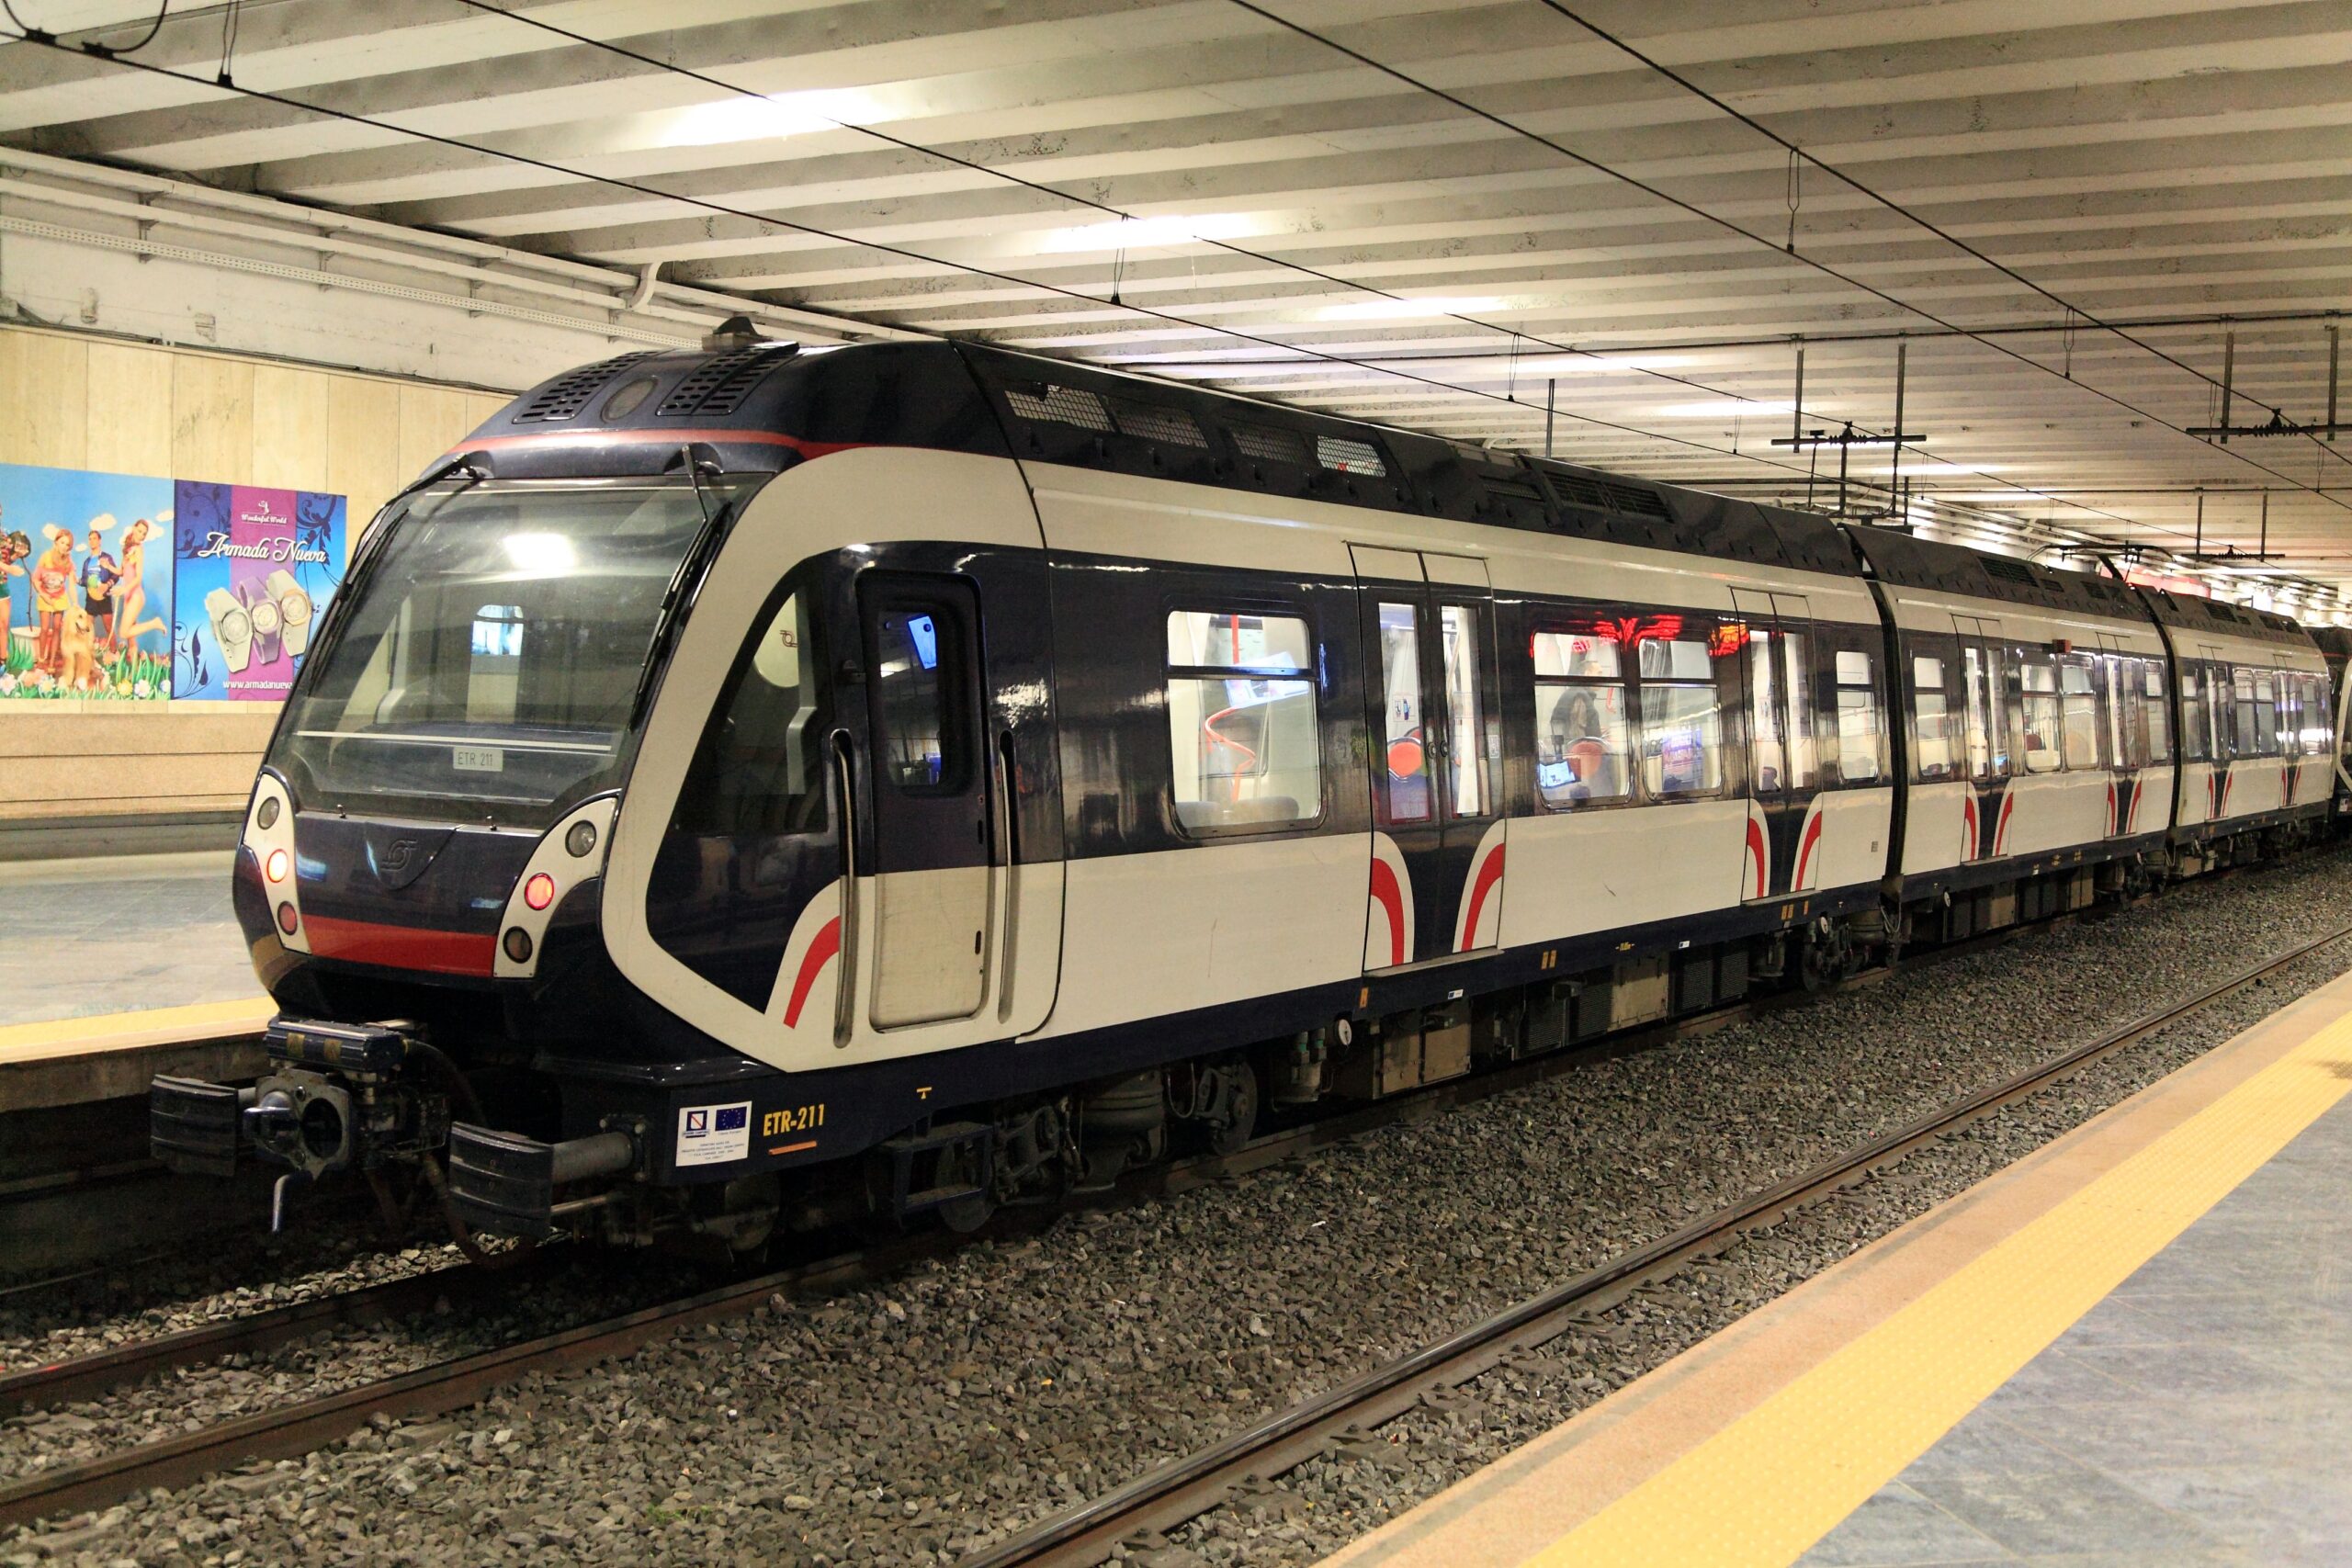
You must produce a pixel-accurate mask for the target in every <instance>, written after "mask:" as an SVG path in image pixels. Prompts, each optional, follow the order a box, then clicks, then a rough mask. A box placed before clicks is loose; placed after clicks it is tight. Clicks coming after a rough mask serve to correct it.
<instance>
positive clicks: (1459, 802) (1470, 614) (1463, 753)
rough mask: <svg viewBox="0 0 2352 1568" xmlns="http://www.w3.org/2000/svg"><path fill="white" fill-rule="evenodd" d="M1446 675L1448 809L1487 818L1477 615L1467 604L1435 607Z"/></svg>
mask: <svg viewBox="0 0 2352 1568" xmlns="http://www.w3.org/2000/svg"><path fill="white" fill-rule="evenodd" d="M1438 627H1439V632H1440V636H1441V641H1440V644H1439V648H1440V651H1441V652H1442V655H1443V664H1444V670H1445V716H1446V741H1445V771H1446V779H1447V791H1448V793H1447V804H1448V807H1449V809H1451V810H1452V812H1453V815H1454V816H1456V817H1483V816H1485V815H1486V814H1487V748H1486V744H1485V740H1484V735H1485V730H1484V728H1482V726H1481V723H1480V718H1481V715H1480V712H1479V706H1478V664H1479V660H1478V650H1479V648H1480V646H1481V641H1482V639H1481V636H1480V628H1479V619H1478V612H1477V611H1476V609H1475V608H1473V607H1472V606H1470V605H1468V604H1441V605H1440V606H1438Z"/></svg>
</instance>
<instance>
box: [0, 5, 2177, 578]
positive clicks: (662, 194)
mask: <svg viewBox="0 0 2352 1568" xmlns="http://www.w3.org/2000/svg"><path fill="white" fill-rule="evenodd" d="M460 3H463V4H469V5H472V4H474V0H460ZM1236 3H1237V4H1245V3H1246V0H1236ZM477 8H484V9H490V10H493V11H494V10H496V9H497V7H495V6H489V7H477ZM1247 8H1249V9H1251V10H1256V9H1257V8H1256V7H1255V6H1248V7H1247ZM232 36H233V35H232ZM19 37H20V39H22V40H23V41H27V42H30V43H34V44H36V45H40V46H41V47H45V48H48V49H51V50H55V51H59V52H62V53H69V54H76V55H81V54H84V53H85V51H82V50H80V49H78V48H77V47H76V46H74V45H72V44H69V43H66V42H64V41H62V40H61V39H56V38H54V37H53V36H51V35H47V34H41V33H37V32H34V31H31V30H20V33H19ZM226 52H227V51H226V50H225V49H224V61H223V69H222V72H221V74H220V76H219V77H218V78H215V79H208V78H206V77H204V76H202V75H199V74H198V73H192V72H187V71H182V70H177V69H175V68H173V67H170V66H165V65H160V64H156V63H154V62H149V61H143V60H138V59H132V58H116V57H108V60H109V63H112V64H114V65H116V66H117V67H119V68H120V69H125V70H130V71H136V72H141V73H146V74H150V75H155V76H160V77H165V78H169V79H171V80H174V81H177V82H181V83H184V84H187V85H195V86H199V87H205V88H209V89H213V90H216V91H221V92H227V93H232V94H235V95H237V96H243V97H246V98H251V99H254V100H255V101H259V102H266V103H271V104H275V105H277V106H278V107H284V108H289V109H293V110H296V111H298V112H301V113H306V114H311V115H315V116H318V117H320V118H326V119H333V120H336V121H339V122H342V123H345V124H352V125H360V126H366V127H368V128H369V129H370V130H376V131H379V132H381V133H383V134H386V135H390V136H396V137H402V138H407V139H409V140H412V141H423V142H426V143H429V144H432V145H435V146H441V147H446V148H449V149H451V150H454V151H458V152H468V153H471V154H473V155H475V156H478V157H482V158H488V159H494V160H501V161H504V162H508V163H513V164H519V165H522V166H525V167H530V168H536V169H538V170H540V171H542V172H544V173H548V174H553V175H560V176H562V177H564V178H567V179H572V180H578V181H582V182H586V183H590V184H594V185H599V186H605V187H607V188H611V189H617V190H627V191H630V192H633V193H635V194H637V195H639V196H643V197H650V198H652V199H656V200H662V201H669V202H675V203H678V204H680V205H683V206H688V207H693V208H696V209H701V210H704V211H707V212H710V213H713V214H716V215H718V216H723V217H729V218H733V219H737V220H741V221H744V222H748V223H752V224H755V225H758V226H760V227H762V228H763V229H767V230H773V231H788V232H793V233H797V234H802V235H806V236H809V237H810V238H812V239H819V240H823V241H827V242H830V243H836V244H842V245H847V246H854V247H859V248H864V249H868V250H872V251H875V252H876V253H878V254H886V255H893V256H897V257H899V258H900V259H902V260H907V261H912V262H917V263H920V264H922V265H926V266H932V267H938V268H944V269H947V270H950V271H958V272H963V273H965V274H967V275H968V276H975V277H981V278H987V279H989V280H991V281H994V282H998V283H1003V284H1007V285H1011V286H1013V287H1016V288H1028V289H1035V290H1036V291H1038V292H1040V293H1045V294H1050V295H1054V296H1057V297H1060V298H1063V299H1070V300H1073V301H1077V302H1080V303H1084V304H1088V305H1093V306H1102V305H1104V304H1106V303H1109V301H1106V300H1105V299H1103V297H1102V296H1101V295H1098V294H1092V293H1088V292H1086V291H1083V290H1080V289H1075V288H1067V287H1064V286H1061V285H1057V284H1054V283H1050V282H1046V281H1044V280H1040V279H1034V278H1026V277H1022V276H1017V275H1014V274H1011V273H1006V272H1001V271H998V270H995V269H993V268H989V267H984V266H980V265H976V264H973V263H969V262H960V261H956V260H952V259H949V258H946V257H942V256H936V255H932V254H926V253H924V252H922V251H918V250H915V249H913V248H911V247H909V246H904V245H899V244H894V243H889V242H888V241H883V240H876V239H865V238H859V237H856V236H854V235H848V234H842V233H839V232H836V231H831V230H826V229H822V228H819V227H817V226H815V225H813V224H808V223H802V222H798V221H796V220H791V219H787V218H781V217H776V216H774V215H771V214H766V213H760V212H755V211H752V210H750V209H744V208H740V207H735V206H732V205H730V204H728V203H725V202H721V201H715V200H713V199H711V198H709V197H699V196H692V195H688V194H684V193H682V192H675V191H667V190H663V189H662V188H660V187H659V186H652V185H649V184H647V183H646V182H644V181H642V180H638V179H630V178H627V177H624V176H620V175H605V174H596V173H593V172H591V171H588V170H583V169H580V168H575V167H572V166H571V165H568V164H560V163H558V162H556V161H554V160H552V159H548V158H541V157H537V156H535V155H533V154H530V153H526V152H515V151H512V150H508V149H503V148H498V147H492V146H487V145H484V144H481V143H479V142H473V141H467V140H465V139H464V138H462V137H456V136H449V135H446V134H442V133H439V132H435V131H430V130H421V129H418V128H415V127H413V126H407V125H401V124H396V123H393V122H391V121H389V120H384V119H379V118H374V117H372V116H368V115H365V114H360V113H357V112H356V111H353V110H348V109H341V108H337V107H333V106H331V105H325V104H319V103H313V102H311V101H309V100H307V99H303V98H299V97H296V96H292V95H290V94H285V93H278V92H273V91H269V90H266V89H263V88H257V87H252V86H247V85H242V84H239V83H237V82H235V81H233V80H232V79H230V77H229V76H228V73H227V70H226ZM909 145H910V147H913V144H909ZM914 150H917V151H921V149H920V148H914ZM1113 210H1115V209H1113ZM1273 265H1288V264H1282V263H1274V264H1273ZM1308 270H1311V269H1308ZM1335 281H1338V280H1335ZM1115 308H1116V309H1118V310H1123V311H1125V312H1128V313H1130V314H1133V315H1136V316H1140V317H1143V318H1145V319H1147V320H1152V321H1161V322H1164V323H1167V324H1169V325H1171V326H1178V327H1182V328H1185V329H1186V330H1188V331H1192V332H1196V333H1210V334H1215V335H1218V336H1223V337H1227V338H1229V339H1232V340H1234V341H1236V342H1239V343H1248V344H1257V345H1259V346H1261V347H1264V348H1269V349H1274V350H1278V351H1281V352H1283V353H1286V354H1293V355H1305V356H1307V357H1308V358H1310V359H1312V360H1315V361H1317V362H1319V363H1322V364H1327V365H1330V366H1335V367H1349V368H1351V369H1355V370H1358V371H1364V372H1369V373H1372V374H1374V375H1378V376H1383V377H1388V378H1395V379H1397V380H1400V381H1405V382H1409V383H1413V384H1417V385H1420V386H1425V387H1429V388H1431V389H1437V390H1439V391H1442V392H1449V393H1453V394H1454V395H1456V396H1459V397H1467V398H1473V399H1477V400H1485V401H1487V402H1493V403H1498V404H1503V405H1506V406H1510V407H1512V408H1513V409H1514V410H1515V411H1520V412H1525V406H1524V405H1521V404H1518V403H1516V402H1515V401H1514V400H1512V399H1511V398H1510V397H1509V396H1508V395H1506V394H1503V393H1498V392H1491V391H1487V390H1484V389H1479V388H1476V387H1465V386H1462V385H1460V384H1458V383H1455V382H1451V381H1445V380H1441V379H1438V378H1433V377H1429V376H1422V375H1419V374H1417V373H1414V372H1411V371H1408V370H1403V369H1398V368H1397V367H1394V366H1390V365H1386V364H1383V363H1380V362H1379V358H1378V356H1370V357H1360V356H1355V355H1343V354H1334V353H1330V352H1328V351H1324V350H1318V349H1316V348H1314V347H1312V346H1310V345H1306V344H1295V343H1289V342H1285V341H1283V340H1281V339H1277V338H1271V337H1266V336H1263V335H1261V334H1259V333H1249V332H1244V331H1241V330H1240V329H1238V328H1235V327H1229V326H1220V325H1217V324H1215V323H1213V322H1206V321H1197V320H1194V319H1193V318H1190V317H1186V316H1182V315H1180V314H1177V313H1175V312H1173V311H1169V310H1159V309H1156V308H1154V307H1151V306H1148V305H1141V304H1137V303H1136V302H1135V301H1133V300H1131V299H1128V300H1122V301H1120V302H1119V303H1118V304H1117V306H1116V307H1115ZM1476 324H1478V325H1481V326H1484V325H1485V323H1476ZM1504 330H1508V329H1504ZM1601 357H1606V356H1601ZM1698 385H1703V384H1698ZM1709 390H1712V389H1709ZM1558 412H1559V414H1560V416H1561V417H1565V418H1567V419H1570V420H1573V421H1576V422H1577V423H1580V424H1584V425H1588V426H1591V427H1594V428H1596V429H1603V430H1611V431H1615V432H1617V433H1619V434H1625V435H1630V436H1634V437H1635V438H1638V439H1640V440H1645V441H1651V442H1657V443H1660V444H1664V445H1667V446H1674V447H1678V448H1683V449H1687V450H1690V451H1693V452H1703V453H1706V454H1709V455H1711V456H1714V457H1734V458H1736V459H1738V460H1739V461H1742V462H1746V463H1752V464H1756V465H1758V466H1760V467H1764V468H1776V469H1780V470H1782V471H1784V472H1786V473H1787V474H1789V475H1790V476H1791V477H1792V479H1793V478H1794V477H1796V476H1797V475H1799V474H1801V473H1802V470H1801V469H1799V468H1797V467H1796V466H1795V465H1794V464H1792V463H1782V462H1780V461H1779V460H1778V459H1775V458H1771V457H1765V456H1761V455H1759V454H1758V453H1757V452H1755V451H1753V450H1749V451H1735V450H1733V449H1731V448H1727V447H1724V446H1717V445H1715V444H1713V443H1712V442H1706V441H1701V440H1697V439H1693V438H1691V437H1689V436H1682V435H1676V434H1668V433H1666V432H1662V431H1654V430H1647V429H1644V428H1642V427H1640V426H1638V425H1634V424H1630V423H1624V422H1622V421H1618V420H1611V419H1606V418H1602V417H1600V416H1599V415H1595V414H1589V413H1582V412H1577V411H1575V410H1571V409H1562V410H1560V411H1558ZM1914 450H1915V451H1917V452H1918V453H1919V454H1920V455H1921V456H1922V457H1927V458H1928V459H1929V460H1931V461H1942V459H1939V458H1937V457H1936V456H1935V454H1934V453H1932V452H1929V451H1928V450H1927V449H1926V448H1924V447H1918V446H1915V447H1914ZM1951 467H1953V468H1959V469H1960V470H1961V471H1962V472H1967V473H1973V474H1976V475H1978V476H1980V477H1983V478H1985V479H1988V480H1992V479H1995V476H1993V475H1991V474H1988V473H1985V471H1984V470H1982V469H1975V468H1967V467H1965V466H1964V465H1959V464H1953V465H1951ZM1995 482H1998V483H2000V484H2002V485H2003V486H2004V488H2006V489H2009V490H2012V491H2018V492H2020V493H2023V494H2028V495H2032V496H2035V497H2036V498H2038V499H2044V500H2049V501H2053V502H2059V503H2060V504H2064V505H2066V506H2068V507H2069V508H2070V509H2072V510H2074V511H2077V512H2080V513H2085V514H2086V515H2089V516H2093V517H2097V518H2100V519H2103V520H2105V521H2109V522H2114V523H2118V524H2125V525H2128V524H2130V523H2131V521H2132V520H2131V519H2129V518H2126V517H2123V516H2122V515H2120V513H2112V512H2109V511H2106V510H2105V509H2103V508H2099V507H2096V506H2091V505H2088V504H2086V503H2084V502H2075V501H2069V500H2061V498H2058V497H2055V496H2050V495H2045V494H2044V493H2043V492H2042V491H2037V490H2035V489H2034V488H2033V487H2031V486H2029V485H2024V484H2019V483H2018V482H2017V481H2014V480H1996V481H1995ZM1938 504H1939V505H1942V506H1944V507H1946V508H1948V509H1949V510H1950V511H1951V512H1952V513H1955V514H1957V515H1961V516H1974V517H1976V518H1978V519H1980V520H1982V521H1985V522H1988V523H1992V524H1996V525H2000V526H2007V527H2011V528H2016V527H2018V526H2020V524H2019V522H2018V519H2016V518H2015V517H2013V516H2007V515H2004V514H2002V513H1994V512H1990V511H1988V510H1987V509H1985V508H1981V507H1975V506H1969V505H1964V504H1962V503H1958V502H1950V501H1940V500H1939V502H1938ZM2041 527H2042V528H2043V530H2044V531H2045V532H2049V531H2052V525H2050V524H2049V523H2047V522H2046V521H2045V522H2044V523H2043V524H2042V525H2041ZM2066 531H2072V530H2066ZM2164 531H2165V532H2167V533H2174V534H2177V533H2178V532H2179V531H2178V530H2175V529H2165V530H2164ZM2085 542H2086V543H2097V542H2098V536H2087V535H2086V536H2085Z"/></svg>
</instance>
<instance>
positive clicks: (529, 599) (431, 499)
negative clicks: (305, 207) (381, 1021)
mask: <svg viewBox="0 0 2352 1568" xmlns="http://www.w3.org/2000/svg"><path fill="white" fill-rule="evenodd" d="M756 482H757V481H756V480H745V479H733V480H730V479H705V480H704V482H703V487H702V489H703V496H702V500H701V501H697V499H696V497H695V490H694V487H693V485H691V484H690V483H688V482H687V481H686V480H684V479H662V480H653V479H628V480H610V479H599V480H569V481H562V482H548V483H522V482H506V483H499V482H496V481H490V482H484V483H480V484H475V485H470V486H467V485H439V486H434V487H430V488H428V489H426V490H424V491H418V492H417V493H416V494H415V495H413V496H411V497H409V498H407V499H406V500H405V501H404V502H401V503H400V504H399V505H398V506H397V507H396V508H395V509H394V510H393V511H392V512H390V513H388V514H387V515H386V516H385V517H384V519H383V520H382V521H381V522H380V523H379V524H378V525H377V526H378V527H379V528H388V529H390V530H391V533H390V536H389V537H387V538H386V539H385V540H384V541H383V545H382V547H381V549H380V550H379V552H378V553H377V555H376V556H375V558H373V560H372V561H370V562H369V564H368V567H367V570H366V571H365V574H364V576H363V578H362V580H361V581H360V582H359V583H358V584H357V592H356V593H355V594H351V595H349V599H350V603H349V604H346V605H338V608H339V609H341V610H342V611H343V615H341V616H340V617H338V618H339V620H340V621H341V624H340V625H339V626H336V627H335V628H334V632H333V636H332V640H331V641H330V642H329V644H328V646H326V647H324V648H322V649H317V650H315V651H314V652H313V653H312V654H311V661H312V667H311V668H308V669H305V670H304V671H302V676H301V679H300V682H298V683H297V685H296V688H295V692H294V695H293V698H292V702H291V704H290V708H289V711H288V715H287V719H286V723H285V725H284V726H283V728H281V729H280V730H279V732H278V738H277V745H276V746H275V748H274V749H273V750H272V753H271V759H270V760H271V761H273V762H274V763H276V764H277V767H278V768H279V770H280V771H281V772H283V773H285V774H286V777H287V781H288V784H290V785H291V786H292V787H293V791H294V796H295V798H296V799H297V800H299V801H300V802H301V803H302V804H303V806H304V807H307V808H309V809H313V810H317V809H331V810H348V811H355V812H367V813H369V814H382V815H398V816H410V817H424V818H441V819H445V820H446V819H451V818H456V819H461V820H466V821H475V822H481V821H488V822H492V823H496V824H500V825H513V826H518V827H545V826H547V825H548V824H549V823H550V822H552V821H554V819H555V818H557V817H558V816H559V815H560V813H561V812H562V811H563V810H565V809H568V808H569V807H570V805H571V802H573V801H575V800H578V799H580V798H581V797H582V796H584V795H590V794H593V793H594V792H595V791H596V790H599V789H603V788H606V787H609V786H610V785H611V784H613V783H615V782H616V779H617V777H618V773H619V767H620V761H621V749H622V744H623V741H624V739H625V735H626V732H627V730H628V722H629V716H630V711H629V710H630V708H631V706H632V705H633V703H634V700H635V698H636V694H637V691H638V686H639V681H640V679H641V678H642V676H643V674H644V670H645V662H646V659H647V656H648V653H649V650H650V647H651V644H652V641H653V637H654V633H655V629H656V627H657V626H658V625H659V622H660V618H661V611H662V598H663V595H664V594H665V592H667V590H668V588H669V586H670V582H671V580H672V579H673V577H674V576H675V575H676V573H677V570H678V568H679V566H680V564H681V563H682V562H683V561H684V559H685V558H686V556H687V553H688V552H689V551H690V550H691V549H692V548H693V547H694V545H695V539H696V538H697V537H698V536H700V535H701V533H702V531H703V505H704V503H705V502H707V504H708V506H709V508H710V510H711V512H712V513H713V514H714V515H716V514H718V513H720V512H721V511H722V509H724V508H727V507H729V506H730V505H731V504H732V503H734V502H738V501H740V500H741V498H742V497H743V496H744V495H745V494H747V493H748V492H749V490H750V488H751V487H752V484H755V483H756Z"/></svg>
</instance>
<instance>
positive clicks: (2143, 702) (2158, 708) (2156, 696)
mask: <svg viewBox="0 0 2352 1568" xmlns="http://www.w3.org/2000/svg"><path fill="white" fill-rule="evenodd" d="M2140 715H2141V717H2140V722H2141V724H2142V725H2143V727H2144V728H2145V729H2146V731H2147V736H2148V761H2151V762H2169V761H2172V724H2171V717H2172V715H2171V713H2170V712H2169V711H2168V710H2167V709H2166V708H2165V667H2164V664H2163V663H2162V661H2160V660H2154V659H2143V660H2140Z"/></svg>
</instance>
